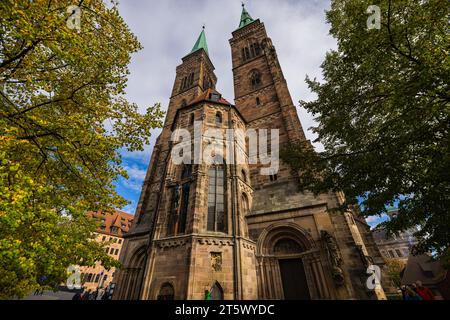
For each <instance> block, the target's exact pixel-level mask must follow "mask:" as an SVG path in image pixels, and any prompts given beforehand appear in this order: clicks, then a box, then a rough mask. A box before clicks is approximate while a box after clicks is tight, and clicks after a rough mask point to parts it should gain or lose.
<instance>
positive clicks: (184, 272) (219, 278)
mask: <svg viewBox="0 0 450 320" xmlns="http://www.w3.org/2000/svg"><path fill="white" fill-rule="evenodd" d="M229 43H230V48H231V56H232V66H230V67H232V71H233V79H234V95H235V97H234V104H232V103H230V102H229V101H228V100H227V99H225V98H224V97H222V95H221V94H220V93H219V92H218V91H217V90H216V82H217V77H216V75H215V73H214V65H213V63H212V61H211V57H210V56H209V52H208V46H207V42H206V36H205V32H204V30H203V31H202V32H201V34H200V36H199V37H198V40H197V42H196V43H195V45H194V47H193V49H192V51H191V52H190V53H188V54H187V55H186V56H184V57H183V58H182V63H181V64H180V65H179V66H178V67H177V68H176V75H175V81H174V85H173V89H172V94H171V98H170V102H169V106H168V110H167V115H166V120H165V123H164V128H163V130H162V133H161V135H160V136H159V137H158V139H157V141H156V144H155V147H154V150H153V153H152V157H151V160H150V164H149V167H148V171H147V174H146V177H145V181H144V185H143V188H142V193H141V197H140V200H139V204H138V207H137V210H136V218H135V220H134V222H133V226H132V228H131V230H130V232H129V233H128V234H127V235H125V242H124V245H123V249H122V253H121V255H120V260H121V262H122V264H123V268H122V269H121V270H120V271H119V272H118V274H117V277H115V282H116V284H117V287H116V291H115V293H114V297H113V298H114V299H160V300H168V299H204V298H205V297H208V298H209V297H211V298H212V299H238V300H240V299H385V295H384V292H383V290H382V289H381V288H378V287H377V288H375V290H374V288H372V287H368V286H367V285H366V284H367V279H368V277H369V276H368V274H367V268H368V266H370V265H372V264H377V265H380V266H381V265H383V264H384V259H383V258H382V257H381V255H380V253H379V251H378V248H377V246H376V244H375V242H374V240H373V238H372V234H371V231H370V228H369V227H368V225H367V224H366V222H365V220H364V219H363V218H361V217H360V215H359V212H358V210H357V208H353V209H351V210H347V211H342V210H335V209H337V208H338V207H340V205H341V204H342V203H343V202H344V200H345V198H344V195H343V194H342V193H340V192H329V193H326V194H320V195H317V196H315V195H314V194H312V193H310V192H304V193H301V192H299V191H298V179H299V176H298V173H297V172H295V171H293V170H292V169H291V168H290V167H289V166H287V165H286V164H284V163H282V162H280V163H279V168H277V169H278V170H273V171H270V172H266V173H264V174H263V173H262V172H261V169H263V168H267V167H269V165H268V164H267V163H266V164H264V163H262V162H261V161H257V162H256V163H255V161H253V160H255V159H254V154H252V153H251V152H250V151H249V148H250V142H249V141H248V140H247V139H239V138H238V137H236V136H233V135H230V134H229V133H230V131H231V130H233V131H234V132H236V130H238V129H240V130H242V131H246V132H247V131H249V130H250V129H252V130H255V131H258V132H259V133H261V132H264V130H267V132H273V131H271V130H274V129H276V130H279V131H278V134H277V136H278V137H279V144H280V148H282V147H283V146H286V145H287V144H288V143H290V142H295V143H302V144H303V145H304V146H305V148H312V146H311V144H310V142H309V141H308V140H306V138H305V136H304V132H303V129H302V126H301V124H300V120H299V118H298V115H297V110H296V107H295V106H294V103H293V101H292V99H291V96H290V93H289V91H288V87H287V83H286V79H285V78H284V75H283V71H282V69H281V66H280V64H279V61H278V56H277V52H276V50H275V47H274V45H273V43H272V40H271V39H270V38H269V37H268V35H267V33H266V28H265V26H264V23H262V22H261V21H260V20H259V19H256V20H255V19H253V18H252V17H251V16H250V14H249V13H248V12H247V11H246V10H245V8H243V9H242V15H241V20H240V23H239V25H238V27H237V29H236V30H234V31H233V32H232V38H231V39H230V40H229ZM298 61H300V62H301V57H298ZM176 129H184V132H185V133H186V132H188V133H189V135H190V136H191V137H194V138H193V139H192V140H186V139H175V140H174V139H172V138H173V137H172V134H173V133H174V132H175V130H176ZM211 130H213V131H211ZM212 132H214V134H212ZM272 137H273V136H271V138H270V139H268V141H273V140H272ZM182 144H184V146H190V145H192V146H193V149H194V151H193V154H194V156H193V158H194V160H195V155H197V156H200V157H201V156H202V154H200V155H199V154H197V153H196V151H195V150H196V146H197V147H198V146H200V149H201V150H204V152H208V150H210V148H211V146H213V145H214V146H216V147H220V146H223V148H224V149H227V150H228V151H230V150H231V152H219V153H214V154H210V156H212V158H213V161H211V162H209V163H208V162H206V161H203V162H201V161H200V163H199V162H196V161H194V162H190V163H187V164H186V163H182V164H177V163H176V161H174V160H175V158H176V157H178V156H180V153H179V152H178V151H177V152H175V153H174V152H173V151H174V150H179V148H180V146H183V145H182ZM270 146H272V145H271V144H270V145H269V146H268V147H267V148H268V150H267V151H268V153H269V154H271V155H273V152H274V149H271V147H270ZM214 150H217V149H216V148H215V149H214ZM188 153H191V152H188ZM188 153H187V154H188ZM183 154H184V153H183ZM237 154H239V155H241V156H242V158H243V159H244V161H242V162H237V161H235V158H234V156H235V155H237ZM197 160H198V159H197Z"/></svg>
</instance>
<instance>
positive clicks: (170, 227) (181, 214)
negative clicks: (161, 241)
mask: <svg viewBox="0 0 450 320" xmlns="http://www.w3.org/2000/svg"><path fill="white" fill-rule="evenodd" d="M188 167H190V166H185V168H186V169H185V170H186V171H183V172H182V176H183V175H186V176H187V175H188V174H189V175H190V172H191V171H190V170H191V169H188ZM190 187H191V183H190V181H188V182H185V183H183V184H182V185H180V184H178V185H176V186H175V187H173V191H172V203H171V210H170V213H169V219H168V223H167V235H169V236H171V235H175V236H176V235H178V234H181V233H184V232H185V231H186V222H187V214H188V209H189V194H190Z"/></svg>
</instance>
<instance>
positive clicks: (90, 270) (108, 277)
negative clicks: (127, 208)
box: [80, 210, 134, 291]
mask: <svg viewBox="0 0 450 320" xmlns="http://www.w3.org/2000/svg"><path fill="white" fill-rule="evenodd" d="M89 216H91V217H92V218H93V219H95V220H96V221H97V222H99V225H100V226H99V228H98V230H97V232H95V241H97V242H101V243H104V244H105V245H106V247H105V250H106V253H108V255H110V256H111V257H112V258H114V259H117V260H118V259H119V256H120V253H121V250H122V246H123V242H124V235H125V234H126V233H127V232H128V231H129V229H130V227H131V224H132V221H133V218H134V216H133V215H131V214H129V213H126V212H123V211H118V210H116V211H115V212H113V213H109V212H104V211H97V212H90V213H89ZM115 271H116V269H115V268H111V269H110V270H106V269H105V268H104V267H103V266H102V265H101V263H100V262H96V263H95V266H92V267H84V266H82V267H80V272H81V280H82V285H83V287H84V288H85V289H86V290H91V291H95V290H96V289H98V288H106V287H108V286H109V285H110V283H112V281H113V278H114V273H115Z"/></svg>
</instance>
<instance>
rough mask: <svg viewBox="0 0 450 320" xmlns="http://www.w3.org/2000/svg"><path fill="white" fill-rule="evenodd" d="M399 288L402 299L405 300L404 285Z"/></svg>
mask: <svg viewBox="0 0 450 320" xmlns="http://www.w3.org/2000/svg"><path fill="white" fill-rule="evenodd" d="M400 290H401V291H402V300H406V286H402V287H401V288H400Z"/></svg>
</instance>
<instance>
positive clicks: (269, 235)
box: [256, 222, 329, 300]
mask: <svg viewBox="0 0 450 320" xmlns="http://www.w3.org/2000/svg"><path fill="white" fill-rule="evenodd" d="M256 257H257V260H258V266H257V267H258V269H257V273H258V290H259V296H260V297H261V298H263V299H296V300H309V299H328V298H329V292H328V290H327V289H326V285H325V284H324V282H325V279H324V274H323V270H322V265H321V261H320V253H319V250H318V248H316V247H315V244H314V241H313V239H312V238H311V236H310V235H309V233H308V232H307V231H305V230H303V229H302V228H301V227H300V226H299V225H297V224H295V223H290V222H288V223H283V222H280V223H275V224H273V225H271V226H269V227H268V228H266V229H265V230H264V231H263V232H262V233H261V235H260V237H259V239H258V242H257V252H256Z"/></svg>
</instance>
